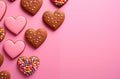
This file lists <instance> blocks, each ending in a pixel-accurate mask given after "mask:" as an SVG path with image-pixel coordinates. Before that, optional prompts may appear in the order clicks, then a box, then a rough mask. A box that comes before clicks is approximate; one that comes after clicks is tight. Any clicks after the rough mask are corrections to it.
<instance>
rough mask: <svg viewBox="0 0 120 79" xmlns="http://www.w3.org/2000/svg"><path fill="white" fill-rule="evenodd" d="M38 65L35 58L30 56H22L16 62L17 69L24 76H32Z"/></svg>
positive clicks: (37, 59) (38, 61)
mask: <svg viewBox="0 0 120 79" xmlns="http://www.w3.org/2000/svg"><path fill="white" fill-rule="evenodd" d="M39 64H40V60H39V58H38V57H36V56H31V57H30V58H27V57H26V56H22V57H19V58H18V61H17V66H18V69H19V70H20V71H21V72H22V73H23V74H25V75H26V76H30V75H32V74H33V73H34V72H35V71H36V70H37V69H38V67H39Z"/></svg>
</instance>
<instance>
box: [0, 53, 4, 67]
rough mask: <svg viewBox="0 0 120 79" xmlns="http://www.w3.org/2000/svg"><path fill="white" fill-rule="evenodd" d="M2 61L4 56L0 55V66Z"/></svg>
mask: <svg viewBox="0 0 120 79" xmlns="http://www.w3.org/2000/svg"><path fill="white" fill-rule="evenodd" d="M3 61H4V56H3V55H2V54H0V66H1V65H2V64H3Z"/></svg>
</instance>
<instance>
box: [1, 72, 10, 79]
mask: <svg viewBox="0 0 120 79" xmlns="http://www.w3.org/2000/svg"><path fill="white" fill-rule="evenodd" d="M0 79H10V73H9V72H8V71H1V72H0Z"/></svg>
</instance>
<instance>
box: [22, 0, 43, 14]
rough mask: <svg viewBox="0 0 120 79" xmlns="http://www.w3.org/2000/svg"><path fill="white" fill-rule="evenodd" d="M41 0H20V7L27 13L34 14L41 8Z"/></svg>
mask: <svg viewBox="0 0 120 79" xmlns="http://www.w3.org/2000/svg"><path fill="white" fill-rule="evenodd" d="M42 3H43V0H21V6H22V8H23V9H24V10H25V11H27V12H28V13H30V14H32V15H35V14H36V13H37V12H38V11H39V9H40V8H41V6H42Z"/></svg>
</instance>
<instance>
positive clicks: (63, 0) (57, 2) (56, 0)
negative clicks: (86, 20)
mask: <svg viewBox="0 0 120 79" xmlns="http://www.w3.org/2000/svg"><path fill="white" fill-rule="evenodd" d="M67 1H68V0H51V2H52V3H53V4H55V5H56V6H57V7H62V6H63V5H64V4H66V2H67Z"/></svg>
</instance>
